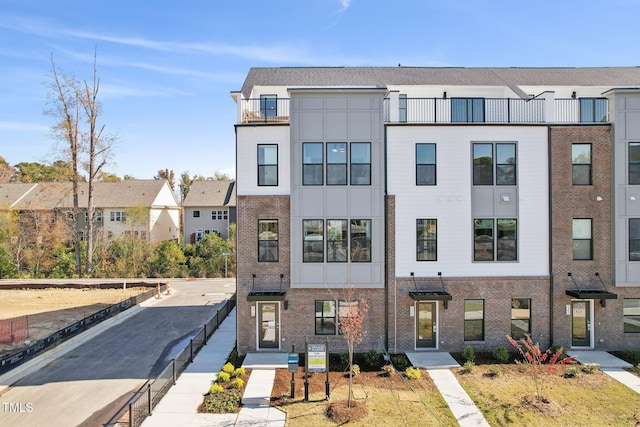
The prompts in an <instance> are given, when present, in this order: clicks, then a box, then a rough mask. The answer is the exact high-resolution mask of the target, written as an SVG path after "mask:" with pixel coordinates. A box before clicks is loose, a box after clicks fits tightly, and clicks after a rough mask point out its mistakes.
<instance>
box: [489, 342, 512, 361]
mask: <svg viewBox="0 0 640 427" xmlns="http://www.w3.org/2000/svg"><path fill="white" fill-rule="evenodd" d="M493 357H494V359H496V360H497V361H498V362H499V363H506V362H507V360H509V351H508V350H507V348H506V347H505V346H502V345H499V346H498V347H496V348H494V349H493Z"/></svg>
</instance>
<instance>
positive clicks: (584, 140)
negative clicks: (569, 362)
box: [231, 67, 640, 354]
mask: <svg viewBox="0 0 640 427" xmlns="http://www.w3.org/2000/svg"><path fill="white" fill-rule="evenodd" d="M231 95H232V97H233V99H234V100H235V102H236V107H237V120H236V122H237V123H236V125H235V129H236V152H237V168H236V169H237V178H236V181H237V189H236V191H237V221H238V229H237V250H238V254H240V256H238V261H237V278H238V279H237V280H238V301H237V307H238V328H237V334H238V337H237V339H238V351H239V353H241V354H245V353H247V352H250V351H288V350H289V349H290V348H291V345H292V344H295V345H297V346H299V348H301V346H302V345H303V344H304V343H305V342H325V341H329V342H330V346H331V348H332V349H334V350H335V351H344V348H345V345H344V340H343V339H342V337H341V336H340V328H339V324H338V323H339V322H338V317H339V316H340V313H341V312H345V310H347V309H348V308H349V306H350V305H352V304H355V303H357V301H358V300H360V299H362V298H365V299H366V300H367V301H368V304H369V312H368V313H367V316H366V319H365V323H364V329H365V330H366V331H367V335H366V337H365V339H364V341H363V342H362V343H361V344H360V346H359V348H358V351H367V350H369V349H375V350H381V349H382V348H385V349H387V350H388V351H389V352H391V353H399V352H405V351H415V350H442V351H461V350H462V349H463V348H464V347H465V346H467V345H470V346H472V347H473V348H474V349H476V350H479V351H491V350H492V349H494V348H495V347H496V346H498V345H505V346H506V345H508V343H507V341H506V338H505V337H506V336H507V335H511V336H513V337H515V338H520V337H522V336H524V335H525V334H530V335H531V336H532V337H533V339H534V340H535V341H536V342H539V343H540V345H541V346H542V347H546V346H549V345H552V344H558V345H562V346H564V347H565V348H580V349H598V350H624V349H631V348H637V347H638V345H640V191H639V190H640V68H636V67H610V68H604V67H603V68H420V67H354V68H349V67H335V68H330V67H326V68H323V67H318V68H252V69H251V70H250V71H249V74H248V75H247V77H246V80H245V82H244V84H243V86H242V88H241V90H240V91H237V92H232V94H231Z"/></svg>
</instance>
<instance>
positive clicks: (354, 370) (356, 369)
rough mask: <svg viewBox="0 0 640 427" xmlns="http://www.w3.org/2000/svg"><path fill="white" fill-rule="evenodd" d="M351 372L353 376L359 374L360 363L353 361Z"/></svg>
mask: <svg viewBox="0 0 640 427" xmlns="http://www.w3.org/2000/svg"><path fill="white" fill-rule="evenodd" d="M351 374H352V375H353V376H354V377H357V376H358V375H360V365H358V364H357V363H354V364H353V366H352V367H351Z"/></svg>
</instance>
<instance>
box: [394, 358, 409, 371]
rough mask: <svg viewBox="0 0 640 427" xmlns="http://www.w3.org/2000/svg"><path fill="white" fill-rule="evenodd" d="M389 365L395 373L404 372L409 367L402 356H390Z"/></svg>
mask: <svg viewBox="0 0 640 427" xmlns="http://www.w3.org/2000/svg"><path fill="white" fill-rule="evenodd" d="M391 363H393V366H394V367H395V368H396V370H397V371H404V370H405V369H407V368H408V367H409V359H407V356H405V355H404V354H398V355H396V356H391Z"/></svg>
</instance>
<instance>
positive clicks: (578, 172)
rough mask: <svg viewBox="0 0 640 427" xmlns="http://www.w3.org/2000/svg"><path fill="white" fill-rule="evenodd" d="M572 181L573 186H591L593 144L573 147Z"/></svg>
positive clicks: (573, 145)
mask: <svg viewBox="0 0 640 427" xmlns="http://www.w3.org/2000/svg"><path fill="white" fill-rule="evenodd" d="M571 180H572V183H573V185H591V144H572V145H571Z"/></svg>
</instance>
